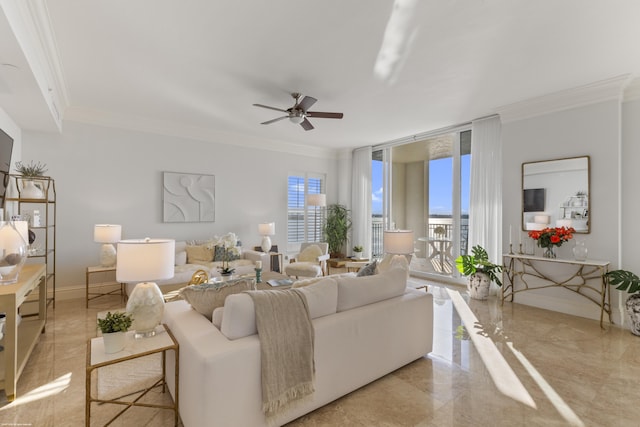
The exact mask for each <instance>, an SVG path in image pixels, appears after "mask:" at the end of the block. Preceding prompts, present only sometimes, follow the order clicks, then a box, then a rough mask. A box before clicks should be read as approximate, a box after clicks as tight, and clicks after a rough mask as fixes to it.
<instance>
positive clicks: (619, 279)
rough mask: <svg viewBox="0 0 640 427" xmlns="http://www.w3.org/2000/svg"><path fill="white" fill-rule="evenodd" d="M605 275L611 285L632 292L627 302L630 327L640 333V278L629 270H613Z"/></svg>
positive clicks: (635, 333)
mask: <svg viewBox="0 0 640 427" xmlns="http://www.w3.org/2000/svg"><path fill="white" fill-rule="evenodd" d="M604 276H605V279H606V280H607V281H608V282H609V284H610V285H611V286H615V287H616V289H618V290H621V291H626V292H628V293H630V294H631V295H630V296H629V298H627V303H626V304H625V305H626V307H627V314H628V315H629V319H630V320H631V322H630V324H629V327H630V329H631V333H632V334H634V335H640V292H639V291H640V278H639V277H638V276H637V275H635V274H634V273H632V272H630V271H627V270H613V271H610V272H608V273H606V274H605V275H604Z"/></svg>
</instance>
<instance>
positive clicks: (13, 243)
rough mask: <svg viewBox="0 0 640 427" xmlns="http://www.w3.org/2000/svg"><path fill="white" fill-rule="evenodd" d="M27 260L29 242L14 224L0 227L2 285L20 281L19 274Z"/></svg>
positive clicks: (0, 277) (10, 223)
mask: <svg viewBox="0 0 640 427" xmlns="http://www.w3.org/2000/svg"><path fill="white" fill-rule="evenodd" d="M26 260H27V242H26V241H25V240H24V239H23V238H22V236H21V235H20V233H19V232H18V230H17V229H16V227H15V225H14V224H13V222H11V221H9V222H5V223H4V224H3V225H2V226H1V227H0V284H3V285H6V284H10V283H15V282H17V281H18V274H19V273H20V270H22V266H23V265H24V263H25V261H26Z"/></svg>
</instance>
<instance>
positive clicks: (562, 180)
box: [522, 156, 591, 233]
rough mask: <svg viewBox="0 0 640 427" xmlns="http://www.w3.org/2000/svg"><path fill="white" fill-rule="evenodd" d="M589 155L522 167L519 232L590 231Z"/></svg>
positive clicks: (545, 161) (527, 164)
mask: <svg viewBox="0 0 640 427" xmlns="http://www.w3.org/2000/svg"><path fill="white" fill-rule="evenodd" d="M589 182H590V181H589V156H583V157H571V158H567V159H554V160H544V161H538V162H530V163H523V164H522V229H523V230H524V231H530V230H541V229H543V228H545V227H561V226H564V227H573V228H574V229H575V230H576V233H589V232H590V231H591V224H590V217H591V209H590V207H591V203H590V197H589V195H590V189H589Z"/></svg>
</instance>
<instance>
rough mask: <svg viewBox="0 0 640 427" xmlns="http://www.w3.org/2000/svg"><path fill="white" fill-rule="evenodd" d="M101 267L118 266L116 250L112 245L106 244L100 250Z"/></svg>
mask: <svg viewBox="0 0 640 427" xmlns="http://www.w3.org/2000/svg"><path fill="white" fill-rule="evenodd" d="M100 265H101V266H103V267H113V266H114V265H116V248H115V247H114V246H113V245H112V244H111V243H105V244H103V245H102V248H101V249H100Z"/></svg>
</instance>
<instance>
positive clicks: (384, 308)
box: [163, 269, 433, 427]
mask: <svg viewBox="0 0 640 427" xmlns="http://www.w3.org/2000/svg"><path fill="white" fill-rule="evenodd" d="M406 281H407V275H406V271H405V270H403V269H392V270H389V271H387V272H384V273H380V274H377V275H373V276H366V277H349V276H345V277H336V278H334V277H331V276H328V277H325V278H323V279H321V280H320V281H318V282H316V283H314V284H312V285H309V286H306V287H301V288H299V289H301V291H302V292H303V293H304V296H305V298H306V300H307V304H308V307H309V313H310V316H311V318H312V324H313V328H314V332H315V347H314V348H315V353H314V358H315V373H316V375H315V392H314V393H313V395H312V397H311V398H310V399H308V400H306V401H304V402H302V403H300V404H299V405H298V406H295V407H294V409H292V410H291V411H290V412H286V413H285V414H281V416H280V417H279V418H278V419H277V420H275V424H276V425H282V424H285V423H287V422H289V421H291V420H293V419H295V418H298V417H300V416H302V415H304V414H306V413H308V412H311V411H313V410H314V409H317V408H319V407H321V406H323V405H326V404H327V403H329V402H331V401H333V400H335V399H338V398H339V397H341V396H344V395H345V394H347V393H349V392H351V391H353V390H356V389H357V388H359V387H362V386H364V385H366V384H368V383H370V382H372V381H374V380H376V379H377V378H380V377H382V376H384V375H386V374H388V373H390V372H392V371H394V370H395V369H398V368H400V367H402V366H403V365H406V364H407V363H409V362H411V361H413V360H416V359H418V358H420V357H423V356H425V355H426V354H427V353H429V352H430V351H431V347H432V340H433V300H432V296H431V295H430V294H428V293H426V292H425V291H424V290H415V289H412V288H407V287H406ZM271 292H279V291H278V290H274V291H271ZM212 314H213V316H212V318H213V322H212V321H210V320H208V318H207V316H205V315H202V314H200V313H198V312H197V311H196V310H194V309H193V308H192V307H191V306H190V305H189V303H188V302H186V301H184V300H181V301H173V302H170V303H167V304H166V306H165V314H164V320H163V321H164V322H165V323H166V324H167V325H168V326H169V328H170V329H171V331H172V332H173V334H174V336H175V337H176V339H177V340H178V342H179V344H180V363H179V374H180V379H179V386H180V415H181V418H182V421H183V423H184V425H185V426H186V427H200V426H221V427H224V426H252V427H254V426H266V425H267V420H266V419H265V416H264V415H263V413H262V411H261V402H262V391H261V368H260V357H261V356H260V338H259V336H258V334H257V329H256V324H255V312H254V306H253V300H252V298H251V297H250V296H249V295H248V294H247V293H238V294H233V295H229V296H227V297H226V300H225V301H224V308H218V309H216V310H215V311H214V313H212ZM167 357H168V359H171V358H172V357H173V356H172V355H171V353H169V354H168V355H167ZM173 365H174V364H173V361H172V360H168V363H167V366H168V370H171V369H172V368H171V367H172V366H173ZM167 378H168V379H169V388H170V391H171V393H173V394H174V395H175V393H174V392H175V387H176V384H174V383H173V382H171V379H173V378H174V376H173V372H167ZM272 421H273V420H272ZM272 425H273V424H272Z"/></svg>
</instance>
